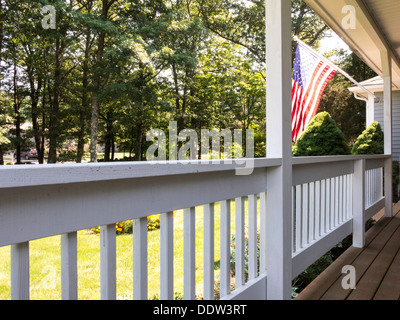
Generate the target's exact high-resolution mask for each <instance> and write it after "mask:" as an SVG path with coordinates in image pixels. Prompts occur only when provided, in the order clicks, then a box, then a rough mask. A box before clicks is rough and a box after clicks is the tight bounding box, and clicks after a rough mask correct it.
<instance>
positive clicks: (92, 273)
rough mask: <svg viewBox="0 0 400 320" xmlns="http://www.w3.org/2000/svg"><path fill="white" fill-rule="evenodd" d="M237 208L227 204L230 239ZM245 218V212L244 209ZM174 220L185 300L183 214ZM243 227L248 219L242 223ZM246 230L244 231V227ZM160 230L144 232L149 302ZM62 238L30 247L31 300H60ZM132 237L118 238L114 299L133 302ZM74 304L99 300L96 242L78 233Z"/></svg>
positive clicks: (199, 224)
mask: <svg viewBox="0 0 400 320" xmlns="http://www.w3.org/2000/svg"><path fill="white" fill-rule="evenodd" d="M234 210H235V204H234V201H232V204H231V233H234V232H235V215H234V212H235V211H234ZM245 210H246V212H245V215H246V214H247V206H245ZM182 213H183V212H182V210H179V211H177V212H176V213H175V214H174V291H175V293H176V294H177V296H183V214H182ZM219 213H220V210H219V203H216V204H215V221H214V229H215V233H214V234H215V237H214V241H215V278H216V280H217V282H218V279H219V254H220V224H219ZM245 221H246V223H247V215H246V219H245ZM245 229H246V227H245ZM202 237H203V210H202V207H197V208H196V258H195V261H196V296H197V297H198V298H201V297H202V296H203V283H202V279H203V238H202ZM159 243H160V230H159V229H157V230H153V231H149V232H148V297H149V299H152V298H154V297H159V287H160V249H159ZM60 259H61V258H60V236H54V237H48V238H44V239H39V240H34V241H31V242H30V288H31V289H30V290H31V291H30V298H31V299H32V300H36V299H37V300H59V299H61V280H60V279H61V262H60ZM132 265H133V259H132V235H131V234H124V235H118V236H117V299H121V300H122V299H132V286H133V280H132V278H133V277H132ZM6 299H10V247H9V246H8V247H2V248H0V300H6ZM78 299H82V300H97V299H100V237H99V235H97V234H94V233H92V232H90V231H89V230H81V231H78Z"/></svg>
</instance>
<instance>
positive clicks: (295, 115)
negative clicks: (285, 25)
mask: <svg viewBox="0 0 400 320" xmlns="http://www.w3.org/2000/svg"><path fill="white" fill-rule="evenodd" d="M335 73H336V70H335V69H334V68H333V67H332V66H330V65H329V64H328V63H326V62H324V61H322V60H321V59H319V58H317V57H316V56H314V55H312V53H310V52H309V51H308V50H306V49H304V48H302V47H300V46H299V45H298V46H297V50H296V58H295V64H294V68H293V81H292V139H293V141H297V139H298V138H299V136H300V135H301V133H302V132H303V131H304V130H305V128H306V127H307V125H308V124H309V123H310V121H311V119H312V118H313V117H314V116H315V115H316V113H317V110H318V106H319V103H320V100H321V96H322V94H323V92H324V90H325V88H326V86H327V84H328V82H329V81H330V80H331V79H332V77H333V76H334V75H335Z"/></svg>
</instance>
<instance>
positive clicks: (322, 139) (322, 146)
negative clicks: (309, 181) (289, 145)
mask: <svg viewBox="0 0 400 320" xmlns="http://www.w3.org/2000/svg"><path fill="white" fill-rule="evenodd" d="M348 154H350V148H349V146H348V145H347V143H346V140H345V138H344V135H343V132H342V131H341V130H340V129H339V128H338V127H337V126H336V122H335V121H334V120H333V119H332V118H331V116H330V115H329V113H328V112H320V113H318V114H317V115H316V116H315V117H314V118H313V119H312V120H311V122H310V123H309V125H308V126H307V128H306V130H304V132H303V133H302V134H301V136H300V137H299V139H298V140H297V142H296V144H295V145H294V146H293V156H294V157H299V156H332V155H348Z"/></svg>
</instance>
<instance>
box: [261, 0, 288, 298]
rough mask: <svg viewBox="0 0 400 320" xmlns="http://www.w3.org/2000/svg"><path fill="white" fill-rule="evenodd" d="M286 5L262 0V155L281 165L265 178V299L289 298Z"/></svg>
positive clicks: (276, 1) (275, 1)
mask: <svg viewBox="0 0 400 320" xmlns="http://www.w3.org/2000/svg"><path fill="white" fill-rule="evenodd" d="M291 51H292V47H291V1H290V0H268V1H267V2H266V63H267V82H266V98H267V110H266V114H267V157H269V158H282V165H281V166H280V167H277V168H271V169H269V170H268V174H267V219H266V225H267V227H266V229H267V230H266V237H267V239H266V244H267V245H266V269H267V274H268V281H267V298H268V299H274V300H277V299H279V300H281V299H290V298H291V282H292V251H291V247H292V246H291V242H292V205H291V199H292V124H291V119H292V112H291V92H292V91H291V85H292V80H291V76H292V61H291Z"/></svg>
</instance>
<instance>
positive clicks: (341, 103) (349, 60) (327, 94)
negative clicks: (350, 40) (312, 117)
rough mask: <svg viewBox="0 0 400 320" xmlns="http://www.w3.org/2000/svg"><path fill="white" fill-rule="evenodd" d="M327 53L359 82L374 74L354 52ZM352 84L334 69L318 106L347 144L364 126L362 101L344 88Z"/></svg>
mask: <svg viewBox="0 0 400 320" xmlns="http://www.w3.org/2000/svg"><path fill="white" fill-rule="evenodd" d="M327 56H328V57H330V58H331V59H332V60H333V61H334V63H335V64H336V65H338V66H339V67H341V68H342V69H343V70H344V71H346V72H347V73H348V74H349V75H350V76H352V77H353V78H354V79H355V80H357V81H359V82H361V81H364V80H367V79H369V78H371V77H374V76H375V75H376V74H375V72H374V71H373V70H372V69H370V68H369V67H368V66H367V65H365V64H364V63H363V62H362V61H361V60H360V59H359V58H358V57H357V56H356V55H355V54H354V53H350V54H349V53H348V52H347V51H344V50H333V51H332V52H330V53H328V55H327ZM353 85H354V84H353V83H352V82H351V81H350V80H348V79H347V78H345V77H344V76H343V75H341V74H340V73H337V74H336V75H335V76H334V77H333V78H332V79H331V81H329V83H328V85H327V87H326V88H325V91H324V94H323V95H322V97H321V102H320V106H319V111H320V112H322V111H326V112H328V113H329V114H330V115H331V117H332V118H333V119H335V122H336V125H337V126H338V127H339V129H340V130H341V131H342V132H343V134H344V136H345V139H346V141H347V143H348V145H350V146H352V145H353V143H354V141H355V140H356V138H357V137H358V136H359V135H360V133H361V132H362V131H363V130H364V129H365V102H364V101H360V100H357V99H356V98H355V97H354V95H353V94H352V93H351V92H350V91H349V90H348V88H349V87H351V86H353Z"/></svg>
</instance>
